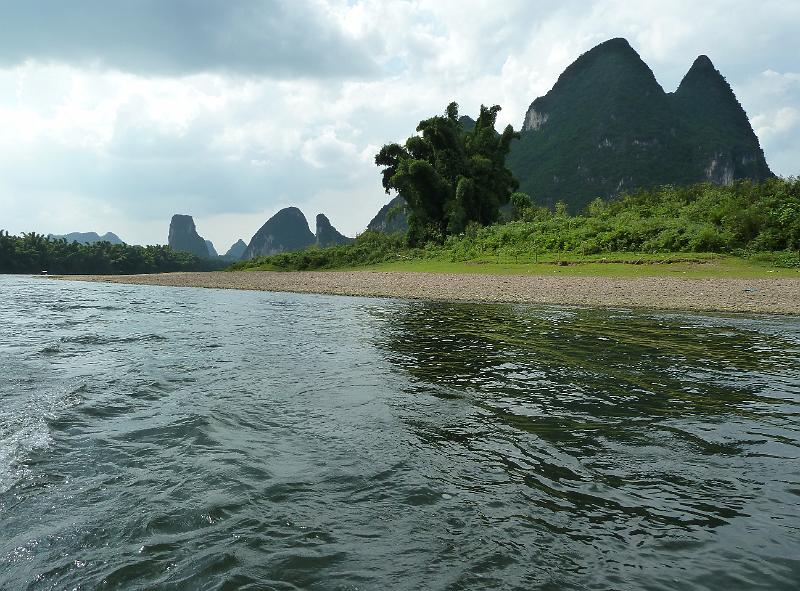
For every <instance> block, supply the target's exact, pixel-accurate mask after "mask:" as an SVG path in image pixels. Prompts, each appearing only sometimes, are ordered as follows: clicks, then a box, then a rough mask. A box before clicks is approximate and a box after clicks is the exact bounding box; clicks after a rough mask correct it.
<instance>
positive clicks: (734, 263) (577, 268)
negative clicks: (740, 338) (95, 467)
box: [341, 253, 800, 279]
mask: <svg viewBox="0 0 800 591" xmlns="http://www.w3.org/2000/svg"><path fill="white" fill-rule="evenodd" d="M544 258H545V257H540V258H539V261H538V262H536V261H523V260H519V259H517V260H508V259H506V260H503V259H495V260H476V261H448V260H441V259H414V260H402V261H396V262H387V263H379V264H375V265H367V266H363V267H350V268H348V269H346V270H351V271H352V270H364V271H415V272H423V273H478V274H481V273H485V274H487V275H564V276H573V277H686V278H692V279H717V278H733V279H777V278H795V279H800V269H785V268H777V267H773V266H769V265H768V264H765V263H762V262H758V261H753V260H751V259H744V258H740V257H734V256H726V255H718V254H714V255H707V254H699V255H696V256H692V257H686V256H674V257H673V258H672V260H669V259H666V260H665V257H663V256H662V257H661V259H654V258H652V256H651V257H648V256H646V255H635V254H627V255H626V254H624V253H618V254H617V255H616V256H607V257H605V258H606V260H602V258H603V257H598V258H596V259H595V258H589V257H586V258H584V259H582V260H581V259H580V258H579V257H577V256H573V257H569V256H562V257H559V259H558V260H550V261H546V260H543V259H544ZM553 258H555V257H553ZM341 270H345V269H341Z"/></svg>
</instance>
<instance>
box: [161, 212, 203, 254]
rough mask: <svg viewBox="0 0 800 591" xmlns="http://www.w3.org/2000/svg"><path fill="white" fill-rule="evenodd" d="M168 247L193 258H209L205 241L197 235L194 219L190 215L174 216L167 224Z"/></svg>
mask: <svg viewBox="0 0 800 591" xmlns="http://www.w3.org/2000/svg"><path fill="white" fill-rule="evenodd" d="M168 241H169V245H170V247H171V248H172V250H175V251H178V252H188V253H191V254H193V255H195V256H198V257H201V258H204V259H207V258H209V252H208V246H207V245H206V241H205V240H203V238H202V237H201V236H200V235H199V234H198V233H197V228H195V225H194V219H193V218H192V216H190V215H181V214H175V215H174V216H172V220H171V221H170V223H169V238H168Z"/></svg>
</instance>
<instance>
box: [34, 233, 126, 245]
mask: <svg viewBox="0 0 800 591" xmlns="http://www.w3.org/2000/svg"><path fill="white" fill-rule="evenodd" d="M48 238H53V239H59V238H64V239H65V240H67V241H68V242H79V243H80V244H93V243H95V242H110V243H111V244H122V243H123V242H122V239H121V238H120V237H119V236H117V235H116V234H114V233H113V232H106V233H105V234H103V235H102V236H100V235H99V234H98V233H97V232H70V233H69V234H49V235H48Z"/></svg>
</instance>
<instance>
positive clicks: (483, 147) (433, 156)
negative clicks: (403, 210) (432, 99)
mask: <svg viewBox="0 0 800 591" xmlns="http://www.w3.org/2000/svg"><path fill="white" fill-rule="evenodd" d="M499 111H500V107H499V106H497V105H495V106H493V107H485V106H483V105H482V106H481V111H480V115H479V116H478V120H477V121H476V122H475V127H474V128H473V129H471V130H469V131H465V130H464V127H463V125H462V124H461V123H460V122H459V120H458V105H457V104H456V103H450V104H449V105H448V106H447V109H446V110H445V114H444V115H443V116H441V115H439V116H435V117H431V118H430V119H425V120H424V121H420V123H419V125H418V126H417V132H418V134H417V135H413V136H411V137H410V138H408V140H406V143H405V145H403V146H401V145H399V144H388V145H385V146H384V147H383V148H381V150H380V152H378V154H377V155H376V156H375V164H377V165H378V166H381V167H383V170H382V171H381V173H382V175H383V188H384V189H385V190H386V192H387V193H389V191H391V190H395V191H397V192H398V193H399V194H400V195H401V196H402V197H403V198H404V199H405V201H406V203H407V204H408V209H409V216H408V241H409V243H410V244H412V245H416V244H421V243H424V242H426V241H429V240H433V241H439V242H440V241H442V240H443V239H444V237H445V236H446V235H448V234H460V233H462V232H463V231H464V229H465V228H466V226H467V224H469V223H470V222H477V223H480V224H483V225H488V224H491V223H493V222H495V221H496V220H497V217H498V213H499V209H500V206H501V205H504V204H506V203H508V200H509V196H510V195H511V193H512V192H513V191H515V190H516V189H517V187H518V186H519V183H518V182H517V180H516V179H515V178H514V176H513V175H512V174H511V172H510V171H509V170H508V169H507V168H506V166H505V159H506V156H507V155H508V152H509V149H510V146H511V140H513V139H515V138H518V137H519V134H518V133H515V132H514V129H513V128H512V127H511V126H510V125H509V126H507V127H506V128H505V130H503V133H502V134H498V133H497V132H496V131H495V123H496V121H497V113H498V112H499Z"/></svg>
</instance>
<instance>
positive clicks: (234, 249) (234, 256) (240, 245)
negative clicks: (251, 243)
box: [222, 238, 247, 261]
mask: <svg viewBox="0 0 800 591" xmlns="http://www.w3.org/2000/svg"><path fill="white" fill-rule="evenodd" d="M245 250H247V244H245V243H244V240H242V239H241V238H239V240H237V241H236V242H234V243H233V244H232V245H231V247H230V248H229V249H228V252H226V253H225V254H224V255H222V258H224V259H228V260H230V261H238V260H239V259H241V258H242V255H243V254H244V251H245Z"/></svg>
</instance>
